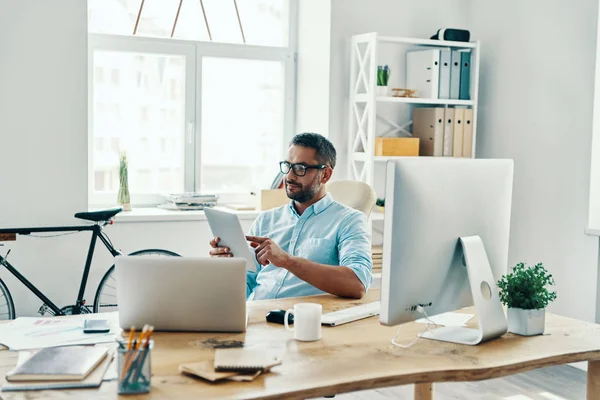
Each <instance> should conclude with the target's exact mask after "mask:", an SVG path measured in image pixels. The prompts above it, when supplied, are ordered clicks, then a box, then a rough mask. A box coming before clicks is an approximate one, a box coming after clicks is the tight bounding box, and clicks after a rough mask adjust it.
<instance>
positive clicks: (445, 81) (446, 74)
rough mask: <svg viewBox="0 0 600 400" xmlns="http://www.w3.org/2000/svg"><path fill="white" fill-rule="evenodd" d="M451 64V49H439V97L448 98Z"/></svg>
mask: <svg viewBox="0 0 600 400" xmlns="http://www.w3.org/2000/svg"><path fill="white" fill-rule="evenodd" d="M451 64H452V51H451V50H450V49H441V50H440V87H439V90H438V98H439V99H449V98H450V66H451Z"/></svg>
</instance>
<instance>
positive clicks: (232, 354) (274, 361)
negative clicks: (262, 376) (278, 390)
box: [214, 348, 281, 373]
mask: <svg viewBox="0 0 600 400" xmlns="http://www.w3.org/2000/svg"><path fill="white" fill-rule="evenodd" d="M278 353H279V352H277V353H275V352H270V351H268V350H265V349H245V348H241V349H217V351H216V352H215V363H214V367H215V371H217V372H229V371H230V372H241V373H252V372H257V371H266V370H268V369H270V368H272V367H274V366H276V365H279V364H281V357H280V356H279V355H278Z"/></svg>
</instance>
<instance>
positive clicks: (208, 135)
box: [201, 57, 284, 192]
mask: <svg viewBox="0 0 600 400" xmlns="http://www.w3.org/2000/svg"><path fill="white" fill-rule="evenodd" d="M202 71H203V74H202V87H203V91H202V116H203V117H202V128H201V130H202V158H201V159H202V172H201V176H202V178H203V179H202V185H201V191H203V192H210V191H217V192H243V191H245V190H248V191H249V190H251V189H252V188H253V187H260V186H261V185H263V187H264V185H265V183H268V182H269V181H272V180H273V175H274V174H273V171H274V168H275V167H274V166H275V165H278V162H279V161H280V160H281V156H282V155H281V152H280V149H281V148H282V146H283V134H282V129H283V114H284V112H283V104H284V90H283V89H284V66H283V63H282V62H280V61H263V60H244V59H235V58H213V57H206V58H204V59H203V61H202ZM231 115H235V116H236V117H235V118H231V117H230V116H231ZM275 173H276V171H275Z"/></svg>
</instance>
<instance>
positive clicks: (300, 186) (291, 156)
mask: <svg viewBox="0 0 600 400" xmlns="http://www.w3.org/2000/svg"><path fill="white" fill-rule="evenodd" d="M315 153H316V151H315V149H311V148H310V147H304V146H296V145H292V146H290V148H289V150H288V156H287V158H286V161H287V162H289V163H290V164H303V165H306V166H314V165H319V162H318V161H317V160H316V158H315ZM322 171H323V170H319V169H314V168H309V169H307V170H306V175H304V176H297V175H296V174H294V171H293V170H292V169H290V171H289V172H288V173H287V174H286V175H285V192H286V194H287V196H288V197H289V198H290V199H292V200H295V201H297V202H298V203H305V202H307V201H310V200H311V199H312V198H313V197H314V196H315V195H316V194H317V193H318V192H319V190H320V189H321V185H322V182H321V180H322V176H323V172H322Z"/></svg>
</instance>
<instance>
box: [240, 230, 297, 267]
mask: <svg viewBox="0 0 600 400" xmlns="http://www.w3.org/2000/svg"><path fill="white" fill-rule="evenodd" d="M246 240H247V241H249V242H250V246H252V247H253V248H254V253H255V254H256V260H257V261H258V262H259V264H260V265H269V264H273V265H275V266H277V267H285V266H286V265H287V264H288V262H289V260H290V258H291V256H290V255H289V254H288V253H286V252H285V251H283V250H281V247H279V246H278V245H277V243H275V242H273V241H272V240H271V239H269V238H263V237H258V236H246Z"/></svg>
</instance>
